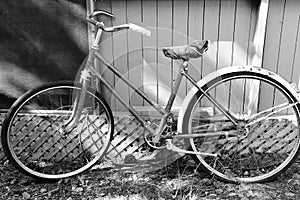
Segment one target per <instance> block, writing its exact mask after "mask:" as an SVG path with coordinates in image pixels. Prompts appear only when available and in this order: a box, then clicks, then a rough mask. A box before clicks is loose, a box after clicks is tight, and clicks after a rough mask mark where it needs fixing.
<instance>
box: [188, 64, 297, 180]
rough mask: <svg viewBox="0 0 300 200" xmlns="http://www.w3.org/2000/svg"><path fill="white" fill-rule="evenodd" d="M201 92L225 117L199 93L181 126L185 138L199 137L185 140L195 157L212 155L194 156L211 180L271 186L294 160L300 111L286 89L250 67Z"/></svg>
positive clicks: (207, 85) (224, 74) (220, 78)
mask: <svg viewBox="0 0 300 200" xmlns="http://www.w3.org/2000/svg"><path fill="white" fill-rule="evenodd" d="M245 69H246V68H245ZM274 77H277V78H274ZM201 88H202V89H203V90H204V91H206V93H207V94H209V96H210V97H212V98H213V99H214V100H215V101H216V102H218V103H219V104H220V105H221V107H222V109H223V112H222V111H221V110H220V108H219V107H218V106H216V104H213V103H212V102H211V101H210V100H209V99H208V98H207V97H206V96H205V95H203V93H201V92H200V91H198V92H196V93H195V94H194V96H193V97H192V98H191V101H190V103H189V104H188V106H187V109H186V112H185V115H184V117H183V124H182V126H183V132H184V133H191V134H198V135H197V137H194V138H191V139H189V142H190V145H191V148H192V150H193V151H195V152H205V153H210V154H211V155H215V156H211V155H205V156H204V155H196V156H193V158H194V160H195V161H196V162H198V163H201V164H202V165H203V166H204V167H205V168H206V169H208V171H209V172H211V174H212V175H213V176H216V177H217V178H220V179H222V180H224V181H228V182H264V181H269V180H272V179H274V178H275V177H277V176H278V175H279V174H280V173H281V172H283V171H284V170H286V169H287V168H288V167H289V165H290V164H292V163H293V161H294V160H295V159H296V158H297V155H298V154H299V144H300V141H299V139H300V135H299V118H300V117H299V110H300V107H299V103H298V101H297V97H296V95H295V91H292V87H291V86H290V84H289V83H287V82H286V81H284V80H283V79H282V78H280V77H279V76H278V75H275V74H273V73H271V72H267V71H265V70H263V69H258V68H254V67H252V68H251V69H247V70H241V69H238V68H237V69H234V70H229V71H228V72H226V70H223V71H222V72H221V74H219V76H216V77H214V78H211V79H210V80H209V81H208V82H206V83H203V84H202V85H201ZM204 111H205V112H204ZM224 111H225V112H224ZM226 112H228V113H230V114H231V115H232V116H234V118H236V119H237V123H234V122H232V121H231V120H229V119H228V118H227V117H226V114H224V113H226ZM198 136H199V137H198Z"/></svg>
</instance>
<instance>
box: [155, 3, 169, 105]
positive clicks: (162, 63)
mask: <svg viewBox="0 0 300 200" xmlns="http://www.w3.org/2000/svg"><path fill="white" fill-rule="evenodd" d="M157 3H158V32H157V40H158V48H159V50H161V48H162V47H164V46H171V45H172V26H173V25H172V7H173V6H172V5H173V2H172V1H171V0H166V1H158V2H157ZM171 74H172V70H171V59H169V58H166V57H165V56H164V55H163V53H162V52H161V51H159V52H158V84H159V88H158V97H159V99H158V103H159V104H162V105H166V103H167V102H166V99H167V97H168V95H169V94H170V91H171V83H172V79H171V77H172V76H171Z"/></svg>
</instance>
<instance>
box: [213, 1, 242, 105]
mask: <svg viewBox="0 0 300 200" xmlns="http://www.w3.org/2000/svg"><path fill="white" fill-rule="evenodd" d="M219 6H220V8H219V26H218V41H217V59H216V66H217V69H220V68H223V67H228V66H230V65H231V63H232V57H233V44H234V37H233V36H234V34H235V20H236V1H235V0H232V1H220V4H219ZM239 86H240V85H238V84H236V82H232V84H231V85H230V86H228V88H219V89H217V90H216V93H215V96H216V98H217V99H218V100H219V103H221V104H223V105H225V107H228V108H229V107H230V105H232V101H239V100H240V96H237V95H236V94H240V93H236V91H239V90H240V88H239ZM230 90H232V91H233V92H232V93H230ZM229 94H235V96H230V95H229Z"/></svg>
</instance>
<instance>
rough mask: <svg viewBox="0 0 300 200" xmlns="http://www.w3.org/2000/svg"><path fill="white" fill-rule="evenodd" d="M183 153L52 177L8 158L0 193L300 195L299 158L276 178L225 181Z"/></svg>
mask: <svg viewBox="0 0 300 200" xmlns="http://www.w3.org/2000/svg"><path fill="white" fill-rule="evenodd" d="M196 168H197V166H196V165H195V164H194V163H193V162H192V161H191V160H190V159H189V157H184V158H183V159H181V160H178V161H176V162H175V163H173V164H172V165H170V166H167V167H165V168H163V169H160V170H156V171H149V170H145V169H143V170H141V169H139V170H128V169H127V170H124V169H116V168H101V169H99V168H96V169H92V170H89V171H88V172H86V173H84V174H82V175H80V176H77V177H73V178H68V179H64V180H61V181H58V182H55V183H41V182H36V181H35V180H33V179H31V178H29V177H27V176H24V175H23V174H21V173H19V172H18V171H17V170H15V169H14V168H13V167H12V166H11V165H10V164H9V163H4V164H2V165H0V174H1V180H0V198H1V199H5V200H10V199H61V200H75V199H81V200H110V199H115V200H119V199H120V200H125V199H126V200H127V199H129V200H131V199H142V200H148V199H158V200H167V199H189V200H192V199H193V200H194V199H195V200H196V199H197V200H198V199H200V200H201V199H203V200H208V199H230V200H233V199H243V200H247V199H259V200H269V199H300V160H298V161H297V162H295V163H294V164H293V165H292V166H291V167H290V168H289V169H288V170H287V171H286V172H285V173H284V174H282V175H281V176H280V177H278V178H277V179H276V180H274V181H272V182H268V183H264V184H238V185H237V184H228V183H224V182H221V181H218V180H216V179H215V178H214V177H208V174H207V173H205V172H196V170H195V169H196Z"/></svg>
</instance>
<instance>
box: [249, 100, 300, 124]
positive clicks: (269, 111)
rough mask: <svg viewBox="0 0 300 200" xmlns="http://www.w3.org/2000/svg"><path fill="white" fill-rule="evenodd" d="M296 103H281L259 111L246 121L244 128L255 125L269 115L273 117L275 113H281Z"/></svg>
mask: <svg viewBox="0 0 300 200" xmlns="http://www.w3.org/2000/svg"><path fill="white" fill-rule="evenodd" d="M297 103H298V102H296V103H293V104H289V103H283V104H280V105H277V106H274V107H272V108H269V109H267V110H264V111H261V112H259V113H257V114H255V115H253V116H252V117H251V118H249V119H248V120H247V121H248V123H247V125H246V127H249V126H252V125H253V124H256V123H258V122H260V121H262V120H264V119H266V118H268V117H270V116H271V115H274V114H275V113H278V112H281V111H283V110H286V109H289V108H291V107H293V106H295V105H296V104H297Z"/></svg>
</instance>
